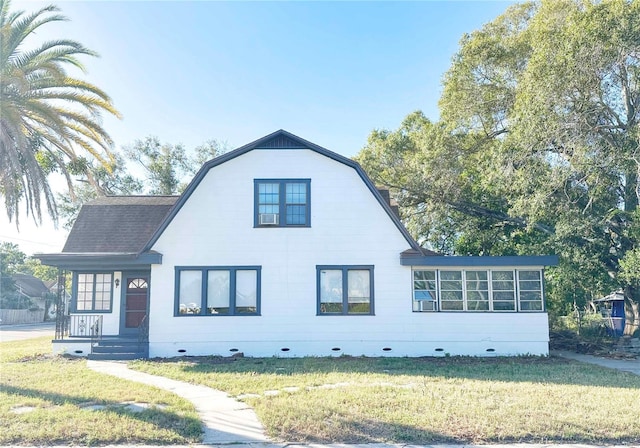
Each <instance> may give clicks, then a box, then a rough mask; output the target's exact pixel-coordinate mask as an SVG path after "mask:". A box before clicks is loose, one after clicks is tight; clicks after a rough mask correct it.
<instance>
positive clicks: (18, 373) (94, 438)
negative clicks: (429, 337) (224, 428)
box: [0, 337, 202, 445]
mask: <svg viewBox="0 0 640 448" xmlns="http://www.w3.org/2000/svg"><path fill="white" fill-rule="evenodd" d="M50 352H51V338H50V337H44V338H39V339H32V340H27V341H12V342H2V343H0V428H2V430H1V431H0V445H20V444H22V445H51V444H65V445H68V444H76V445H77V444H81V445H106V444H116V443H129V444H132V443H134V444H188V443H197V442H199V441H200V440H201V435H202V429H201V423H200V421H199V419H198V416H197V414H196V412H195V410H194V408H193V406H192V405H191V403H189V402H187V401H186V400H183V399H181V398H179V397H177V396H176V395H174V394H172V393H170V392H166V391H161V390H158V389H156V388H153V387H148V386H145V385H142V384H138V383H131V382H129V381H125V380H121V379H118V378H114V377H110V376H107V375H103V374H99V373H96V372H93V371H91V370H89V369H88V368H87V367H86V365H85V364H86V361H85V360H83V359H69V358H64V357H58V356H52V355H50V354H49V353H50ZM127 402H134V403H146V404H148V405H149V408H148V409H145V410H143V411H142V412H133V411H131V410H129V409H127V408H126V406H125V404H126V403H127Z"/></svg>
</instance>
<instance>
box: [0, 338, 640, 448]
mask: <svg viewBox="0 0 640 448" xmlns="http://www.w3.org/2000/svg"><path fill="white" fill-rule="evenodd" d="M50 350H51V346H50V340H49V338H42V339H38V340H31V341H21V342H3V343H0V363H1V364H0V427H1V428H2V431H0V445H19V444H23V445H51V444H82V445H107V444H117V443H134V444H189V443H197V442H198V441H199V440H201V439H200V437H201V426H200V422H199V421H198V419H197V415H196V413H195V412H194V409H193V407H192V406H191V404H189V403H188V402H186V401H184V400H182V399H180V398H178V397H176V396H175V395H173V394H171V393H169V392H165V391H160V390H157V389H155V388H151V387H147V386H144V385H141V384H138V383H130V382H127V381H124V380H119V379H116V378H113V377H110V376H105V375H101V374H98V373H95V372H93V371H91V370H89V369H88V368H87V367H86V365H85V361H84V360H82V359H78V360H72V359H67V358H61V357H52V356H50V355H46V353H49V352H50ZM131 366H132V367H133V368H136V369H138V370H142V371H146V372H149V373H153V374H157V375H163V376H167V377H171V378H176V379H180V380H185V381H189V382H192V383H197V384H205V385H208V386H210V387H214V388H216V389H220V390H224V391H227V392H228V393H229V394H230V395H232V396H236V397H238V398H239V399H241V400H243V401H246V402H247V403H248V404H250V405H251V406H253V407H254V409H255V410H256V412H257V414H258V416H259V418H260V420H261V421H262V423H263V425H264V426H265V428H266V429H267V432H268V434H269V436H271V437H272V438H274V439H275V440H277V441H287V442H321V443H322V442H327V443H328V442H335V443H337V442H344V443H349V442H359V443H364V442H393V443H413V444H433V443H509V442H535V443H565V442H582V443H590V444H600V445H601V444H611V443H615V444H631V443H638V442H639V441H640V425H638V423H637V418H638V415H640V377H638V376H634V375H631V374H626V373H621V372H614V371H610V370H606V369H602V368H598V367H595V366H591V365H582V364H578V363H574V362H571V361H565V360H562V359H555V358H511V359H497V358H492V359H474V358H437V359H434V358H418V359H409V358H386V359H385V358H377V359H371V358H369V359H367V358H349V357H341V358H305V359H277V358H268V359H253V358H237V359H228V358H225V359H220V358H185V359H179V360H152V361H138V362H134V363H131Z"/></svg>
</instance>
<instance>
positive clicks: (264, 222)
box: [260, 213, 278, 226]
mask: <svg viewBox="0 0 640 448" xmlns="http://www.w3.org/2000/svg"><path fill="white" fill-rule="evenodd" d="M260 225H261V226H277V225H278V214H277V213H261V214H260Z"/></svg>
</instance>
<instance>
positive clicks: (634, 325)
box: [624, 286, 640, 336]
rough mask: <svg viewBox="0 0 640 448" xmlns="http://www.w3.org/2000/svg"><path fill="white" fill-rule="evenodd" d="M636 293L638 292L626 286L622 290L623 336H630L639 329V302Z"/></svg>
mask: <svg viewBox="0 0 640 448" xmlns="http://www.w3.org/2000/svg"><path fill="white" fill-rule="evenodd" d="M638 293H639V291H638V290H637V289H636V288H634V287H632V286H627V287H626V288H625V289H624V314H625V325H624V334H625V335H629V336H631V335H633V334H634V333H635V332H636V331H638V329H639V328H640V302H639V301H638Z"/></svg>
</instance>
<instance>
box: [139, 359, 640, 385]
mask: <svg viewBox="0 0 640 448" xmlns="http://www.w3.org/2000/svg"><path fill="white" fill-rule="evenodd" d="M148 362H150V363H154V362H158V363H163V364H166V363H182V364H183V365H181V366H180V368H181V370H182V371H184V372H186V373H189V372H193V373H251V374H269V375H278V376H295V375H299V374H309V373H320V374H328V373H353V374H362V373H366V374H380V375H406V376H414V377H416V378H417V379H418V378H419V379H420V380H424V379H425V378H430V377H431V378H447V379H450V378H460V379H470V380H480V381H503V382H536V383H546V384H561V385H581V386H602V387H616V388H623V389H638V388H640V376H637V375H633V374H631V373H626V372H619V371H613V370H611V369H607V368H604V367H598V366H594V365H587V364H583V363H580V362H577V361H572V360H567V359H564V358H557V357H533V356H532V357H512V358H506V357H505V358H502V357H499V358H472V357H446V358H430V357H423V358H364V357H349V356H342V357H327V358H218V357H194V358H191V357H183V358H171V359H163V360H151V361H148Z"/></svg>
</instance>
